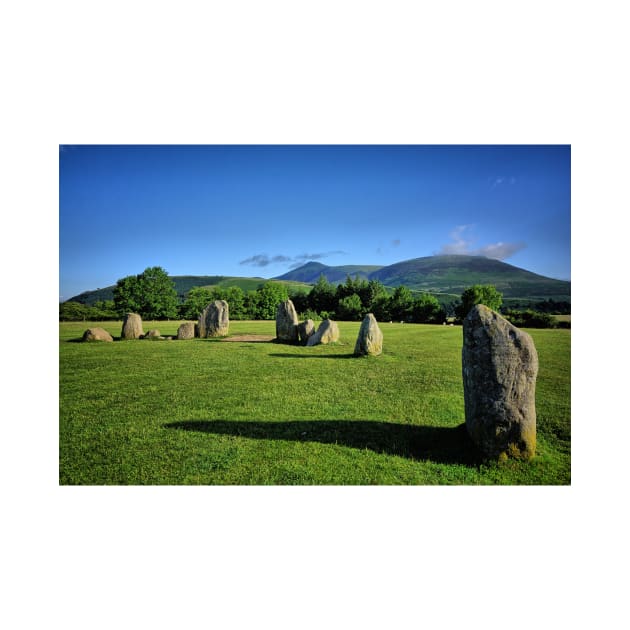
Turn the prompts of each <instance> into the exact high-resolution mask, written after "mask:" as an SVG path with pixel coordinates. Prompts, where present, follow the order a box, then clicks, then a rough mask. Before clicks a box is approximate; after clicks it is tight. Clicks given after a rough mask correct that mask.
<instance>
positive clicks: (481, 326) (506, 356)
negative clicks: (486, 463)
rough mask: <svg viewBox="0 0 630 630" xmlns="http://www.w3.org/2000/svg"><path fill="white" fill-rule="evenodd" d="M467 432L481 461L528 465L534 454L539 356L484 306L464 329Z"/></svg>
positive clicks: (530, 342) (468, 319) (475, 308)
mask: <svg viewBox="0 0 630 630" xmlns="http://www.w3.org/2000/svg"><path fill="white" fill-rule="evenodd" d="M463 334H464V345H463V348H462V377H463V381H464V409H465V414H466V428H467V430H468V433H469V435H470V437H471V438H472V440H473V442H475V444H476V445H477V446H478V447H479V449H480V451H481V452H482V453H483V454H484V456H485V457H488V458H492V459H498V460H504V459H507V458H508V457H513V458H516V459H524V460H528V459H531V458H532V457H533V456H534V453H535V450H536V376H537V374H538V354H537V352H536V347H535V346H534V342H533V340H532V338H531V337H530V336H529V335H528V334H527V333H526V332H524V331H522V330H519V329H518V328H516V326H513V325H512V324H510V322H508V321H507V320H506V319H505V318H503V317H502V316H501V315H499V314H498V313H495V312H494V311H492V310H490V309H489V308H488V307H487V306H483V305H482V304H478V305H476V306H473V308H472V309H471V310H470V312H469V313H468V315H467V316H466V318H465V319H464V326H463Z"/></svg>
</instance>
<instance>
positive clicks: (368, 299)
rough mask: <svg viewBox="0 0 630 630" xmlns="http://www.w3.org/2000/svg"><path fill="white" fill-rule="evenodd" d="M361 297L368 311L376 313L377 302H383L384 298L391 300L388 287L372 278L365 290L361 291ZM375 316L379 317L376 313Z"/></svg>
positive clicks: (364, 307)
mask: <svg viewBox="0 0 630 630" xmlns="http://www.w3.org/2000/svg"><path fill="white" fill-rule="evenodd" d="M359 297H360V298H361V303H362V304H363V309H364V310H365V312H366V313H374V311H375V310H376V309H375V306H376V305H377V304H381V303H382V302H383V300H386V301H389V294H388V293H387V289H386V288H385V287H384V286H383V285H382V284H381V283H380V282H379V281H378V280H370V281H369V282H368V283H367V286H366V288H365V290H362V291H359ZM374 317H376V319H378V317H377V315H376V313H374ZM390 319H391V318H390Z"/></svg>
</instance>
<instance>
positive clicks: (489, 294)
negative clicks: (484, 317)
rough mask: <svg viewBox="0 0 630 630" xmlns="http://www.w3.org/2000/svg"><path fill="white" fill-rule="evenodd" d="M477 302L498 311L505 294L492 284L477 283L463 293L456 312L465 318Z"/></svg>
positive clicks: (458, 315) (461, 317)
mask: <svg viewBox="0 0 630 630" xmlns="http://www.w3.org/2000/svg"><path fill="white" fill-rule="evenodd" d="M476 304H484V305H485V306H487V307H488V308H490V309H492V310H493V311H498V310H499V309H500V308H501V304H503V294H502V293H499V291H497V289H496V287H495V286H493V285H491V284H475V285H473V286H472V287H468V288H467V289H466V290H465V291H464V292H463V293H462V297H461V304H459V305H458V306H457V308H456V309H455V314H456V315H457V317H459V318H460V319H464V317H466V315H468V312H469V311H470V309H471V308H472V307H473V306H475V305H476Z"/></svg>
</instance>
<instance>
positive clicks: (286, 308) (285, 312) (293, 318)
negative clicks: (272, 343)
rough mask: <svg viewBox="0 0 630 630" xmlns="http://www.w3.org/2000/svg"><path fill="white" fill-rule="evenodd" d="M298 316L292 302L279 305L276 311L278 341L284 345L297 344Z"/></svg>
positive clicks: (286, 301)
mask: <svg viewBox="0 0 630 630" xmlns="http://www.w3.org/2000/svg"><path fill="white" fill-rule="evenodd" d="M297 327H298V316H297V313H296V311H295V306H293V302H292V301H291V300H285V301H284V302H280V304H278V308H277V310H276V339H277V340H278V341H281V342H282V343H297V341H298V329H297Z"/></svg>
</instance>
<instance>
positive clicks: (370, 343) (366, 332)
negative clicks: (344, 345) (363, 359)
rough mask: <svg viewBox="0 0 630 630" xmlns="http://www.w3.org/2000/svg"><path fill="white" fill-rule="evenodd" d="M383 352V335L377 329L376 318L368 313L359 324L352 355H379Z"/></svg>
mask: <svg viewBox="0 0 630 630" xmlns="http://www.w3.org/2000/svg"><path fill="white" fill-rule="evenodd" d="M381 352H383V333H382V332H381V329H380V328H379V327H378V323H377V321H376V317H374V315H372V313H368V314H367V315H366V316H365V318H364V319H363V321H362V322H361V328H360V329H359V335H358V337H357V343H356V345H355V346H354V354H356V355H358V356H367V355H373V356H376V355H379V354H381Z"/></svg>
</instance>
